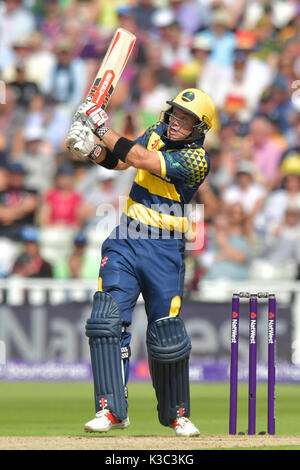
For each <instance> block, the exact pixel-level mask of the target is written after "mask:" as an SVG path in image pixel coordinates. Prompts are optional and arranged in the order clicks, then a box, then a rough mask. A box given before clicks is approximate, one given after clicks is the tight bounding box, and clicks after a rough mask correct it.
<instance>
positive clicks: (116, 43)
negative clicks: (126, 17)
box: [86, 28, 136, 109]
mask: <svg viewBox="0 0 300 470" xmlns="http://www.w3.org/2000/svg"><path fill="white" fill-rule="evenodd" d="M135 41H136V37H135V35H134V34H132V33H130V32H129V31H127V30H126V29H123V28H118V29H117V31H116V32H115V34H114V37H113V38H112V40H111V42H110V44H109V47H108V49H107V51H106V54H105V57H104V59H103V61H102V63H101V66H100V68H99V70H98V72H97V75H96V78H95V80H94V83H93V85H92V86H91V88H90V90H89V92H88V94H87V97H86V101H88V102H92V103H95V104H97V105H99V106H101V108H102V109H105V108H106V106H107V104H108V102H109V100H110V97H111V95H112V94H113V92H114V90H115V88H116V85H117V83H118V81H119V79H120V77H121V75H122V72H123V70H124V68H125V66H126V64H127V62H128V59H129V57H130V54H131V52H132V49H133V47H134V44H135Z"/></svg>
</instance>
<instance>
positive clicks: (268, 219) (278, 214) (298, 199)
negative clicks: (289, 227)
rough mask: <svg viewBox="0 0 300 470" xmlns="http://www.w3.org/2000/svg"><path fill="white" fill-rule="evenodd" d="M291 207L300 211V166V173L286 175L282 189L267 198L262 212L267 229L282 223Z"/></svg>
mask: <svg viewBox="0 0 300 470" xmlns="http://www.w3.org/2000/svg"><path fill="white" fill-rule="evenodd" d="M299 160H300V159H299ZM286 169H288V168H286ZM291 205H293V206H294V207H296V208H298V209H299V210H300V166H299V173H290V174H286V175H285V176H284V178H283V181H282V188H280V189H277V190H275V191H273V192H272V193H270V195H269V197H268V198H267V200H266V203H265V206H264V208H263V211H262V215H263V217H264V225H265V227H266V228H267V227H268V226H270V225H274V223H276V224H278V223H281V222H282V221H283V219H284V214H285V212H286V209H287V207H289V206H291Z"/></svg>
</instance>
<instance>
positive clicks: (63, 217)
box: [39, 165, 82, 228]
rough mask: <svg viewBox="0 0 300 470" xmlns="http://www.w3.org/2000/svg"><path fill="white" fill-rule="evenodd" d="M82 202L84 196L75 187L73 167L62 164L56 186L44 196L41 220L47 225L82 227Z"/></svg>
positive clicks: (42, 223) (56, 177)
mask: <svg viewBox="0 0 300 470" xmlns="http://www.w3.org/2000/svg"><path fill="white" fill-rule="evenodd" d="M81 204H82V196H81V195H80V194H79V193H77V192H76V191H75V190H74V189H73V169H72V167H70V166H67V165H65V166H62V167H60V168H59V169H58V171H57V173H56V176H55V185H54V187H53V188H52V189H50V190H49V191H47V192H46V194H45V196H44V202H43V204H42V207H41V209H40V212H39V222H40V224H41V225H42V226H46V227H47V226H52V227H53V226H63V227H67V228H68V227H69V228H76V227H80V226H81V225H82V220H81V218H80V216H79V211H80V208H81Z"/></svg>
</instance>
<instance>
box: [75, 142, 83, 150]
mask: <svg viewBox="0 0 300 470" xmlns="http://www.w3.org/2000/svg"><path fill="white" fill-rule="evenodd" d="M82 146H83V142H82V141H79V142H76V143H75V144H74V150H76V151H77V152H80V150H81V149H82Z"/></svg>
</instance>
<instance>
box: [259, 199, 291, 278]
mask: <svg viewBox="0 0 300 470" xmlns="http://www.w3.org/2000/svg"><path fill="white" fill-rule="evenodd" d="M266 227H267V233H266V237H265V244H264V249H263V251H262V253H261V255H260V257H261V259H262V260H263V261H265V262H267V263H269V264H270V265H273V266H274V265H275V266H276V269H278V271H280V272H281V276H282V279H287V278H290V277H291V273H293V278H296V276H297V275H298V267H299V265H300V258H299V254H300V252H299V248H300V208H299V205H294V204H290V205H288V206H286V208H285V210H284V215H283V218H282V219H281V220H279V221H276V222H275V223H273V224H271V225H267V226H266Z"/></svg>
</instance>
